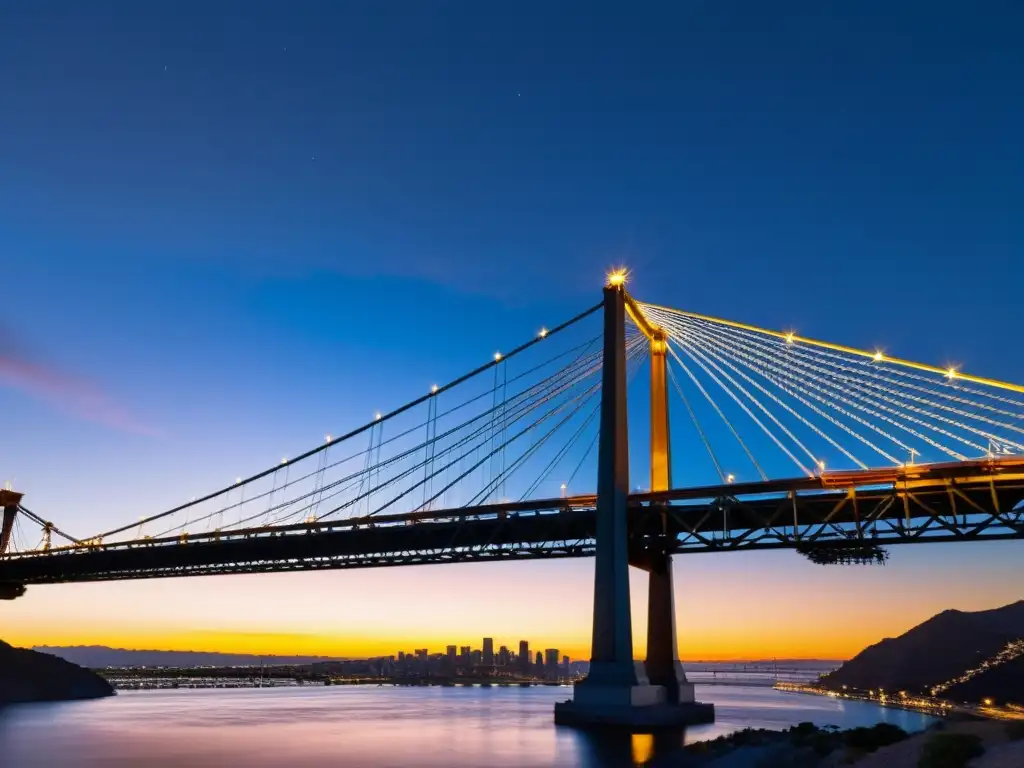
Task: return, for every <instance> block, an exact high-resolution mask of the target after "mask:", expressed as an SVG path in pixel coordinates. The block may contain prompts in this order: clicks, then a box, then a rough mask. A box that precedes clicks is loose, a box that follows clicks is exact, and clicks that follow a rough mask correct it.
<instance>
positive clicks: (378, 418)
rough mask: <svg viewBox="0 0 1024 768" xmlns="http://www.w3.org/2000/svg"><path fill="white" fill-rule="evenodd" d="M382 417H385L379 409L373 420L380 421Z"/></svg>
mask: <svg viewBox="0 0 1024 768" xmlns="http://www.w3.org/2000/svg"><path fill="white" fill-rule="evenodd" d="M382 418H384V417H383V416H381V413H380V411H377V412H376V413H375V414H373V420H374V421H380V420H381V419H382Z"/></svg>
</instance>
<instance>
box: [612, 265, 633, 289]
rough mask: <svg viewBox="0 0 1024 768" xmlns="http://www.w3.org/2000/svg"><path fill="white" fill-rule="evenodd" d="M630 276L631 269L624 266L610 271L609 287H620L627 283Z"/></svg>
mask: <svg viewBox="0 0 1024 768" xmlns="http://www.w3.org/2000/svg"><path fill="white" fill-rule="evenodd" d="M628 278H629V271H628V270H627V269H625V268H624V267H619V268H618V269H613V270H612V271H611V272H609V273H608V287H610V288H619V287H620V286H623V285H625V284H626V280H627V279H628Z"/></svg>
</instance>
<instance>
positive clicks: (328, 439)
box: [324, 435, 331, 443]
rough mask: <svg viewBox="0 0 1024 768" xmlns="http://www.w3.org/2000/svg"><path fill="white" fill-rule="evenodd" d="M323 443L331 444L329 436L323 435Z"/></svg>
mask: <svg viewBox="0 0 1024 768" xmlns="http://www.w3.org/2000/svg"><path fill="white" fill-rule="evenodd" d="M324 442H325V443H329V442H331V436H330V435H324Z"/></svg>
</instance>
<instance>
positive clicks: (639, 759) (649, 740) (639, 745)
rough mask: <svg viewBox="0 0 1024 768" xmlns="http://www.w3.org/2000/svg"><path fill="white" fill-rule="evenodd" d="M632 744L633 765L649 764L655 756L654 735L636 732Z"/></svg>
mask: <svg viewBox="0 0 1024 768" xmlns="http://www.w3.org/2000/svg"><path fill="white" fill-rule="evenodd" d="M630 746H631V747H632V749H633V765H647V762H648V761H649V760H650V759H651V758H652V757H654V736H652V735H651V734H649V733H634V734H633V739H632V742H631V744H630Z"/></svg>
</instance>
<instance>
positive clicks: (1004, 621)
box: [822, 600, 1024, 693]
mask: <svg viewBox="0 0 1024 768" xmlns="http://www.w3.org/2000/svg"><path fill="white" fill-rule="evenodd" d="M1019 638H1024V600H1021V601H1019V602H1016V603H1013V604H1012V605H1007V606H1003V607H1002V608H995V609H993V610H990V611H977V612H975V613H965V612H963V611H943V612H942V613H940V614H938V615H937V616H933V617H932V618H930V619H928V620H927V621H926V622H924V623H923V624H919V625H918V626H916V627H914V628H913V629H911V630H909V631H908V632H906V633H905V634H902V635H900V636H899V637H897V638H886V639H885V640H882V641H881V642H879V643H876V644H875V645H871V646H868V647H867V648H865V649H864V650H863V651H861V652H860V653H859V654H857V655H856V656H854V657H853V658H852V659H850V660H849V661H848V662H846V663H845V664H843V666H841V667H840V668H839V669H837V670H836V671H835V672H832V673H831V674H828V675H825V676H824V677H823V678H822V682H823V683H825V684H826V685H828V686H830V687H832V688H838V687H840V686H843V685H847V686H849V687H851V688H861V689H871V688H885V689H886V690H889V691H898V690H905V691H911V692H914V693H927V692H928V689H929V688H930V687H931V686H933V685H936V684H938V683H942V682H945V681H947V680H950V679H952V678H954V677H956V676H958V675H960V674H962V673H963V672H965V671H966V670H968V669H972V668H974V667H976V666H977V665H978V664H980V663H981V662H982V661H984V660H985V659H987V658H990V657H992V656H994V655H995V654H997V653H999V651H1001V650H1002V649H1003V648H1005V647H1006V644H1007V643H1009V642H1011V641H1013V640H1017V639H1019ZM993 674H994V675H996V676H998V674H999V673H998V672H993Z"/></svg>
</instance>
